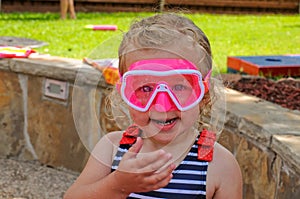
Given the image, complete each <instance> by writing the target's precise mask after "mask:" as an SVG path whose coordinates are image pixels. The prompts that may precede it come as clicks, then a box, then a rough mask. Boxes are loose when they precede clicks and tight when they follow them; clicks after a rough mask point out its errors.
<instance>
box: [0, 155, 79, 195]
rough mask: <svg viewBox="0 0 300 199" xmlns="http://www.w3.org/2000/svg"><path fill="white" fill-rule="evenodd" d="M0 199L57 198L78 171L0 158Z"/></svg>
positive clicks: (72, 180)
mask: <svg viewBox="0 0 300 199" xmlns="http://www.w3.org/2000/svg"><path fill="white" fill-rule="evenodd" d="M0 173H1V176H0V199H59V198H62V197H63V194H64V192H65V191H66V190H67V189H68V187H69V186H70V185H71V184H72V183H73V182H74V180H75V179H76V178H77V176H78V173H75V172H72V171H69V170H66V169H59V168H58V169H54V168H49V167H47V166H43V165H41V164H39V163H38V162H35V161H24V162H23V161H17V160H14V159H7V158H0Z"/></svg>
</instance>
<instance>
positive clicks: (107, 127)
mask: <svg viewBox="0 0 300 199" xmlns="http://www.w3.org/2000/svg"><path fill="white" fill-rule="evenodd" d="M47 79H51V80H56V81H61V82H64V83H67V88H68V95H67V97H66V99H57V98H55V97H49V96H47V95H45V89H46V88H45V82H46V80H47ZM110 89H111V86H109V85H107V84H106V83H105V81H104V80H103V78H102V76H101V74H100V73H99V72H97V71H96V70H94V69H92V68H91V67H89V66H86V65H83V64H82V63H81V61H80V60H73V59H63V58H57V57H42V56H40V57H39V56H38V57H35V58H30V59H2V60H0V134H1V139H0V155H1V156H6V157H16V158H19V159H25V160H28V159H37V160H39V161H40V162H41V163H43V164H46V165H50V166H53V167H65V168H68V169H72V170H75V171H80V170H81V169H82V168H83V166H84V164H85V162H86V160H87V158H88V156H89V151H90V150H91V148H92V146H93V145H94V144H95V143H96V142H97V140H98V138H99V137H100V136H101V135H102V134H103V133H107V132H109V131H111V130H115V129H118V127H117V126H116V125H115V123H114V122H113V121H112V120H110V118H109V112H108V113H107V112H106V106H105V105H104V104H105V103H104V102H105V99H106V97H107V95H108V92H109V90H110ZM226 96H227V116H226V123H225V126H224V131H223V132H222V134H221V136H220V138H219V142H220V143H221V144H223V145H224V146H225V147H226V148H228V149H229V150H230V151H231V152H232V153H233V154H234V155H235V157H236V158H237V160H238V162H239V164H240V167H241V169H242V174H243V181H244V198H245V199H248V198H249V199H269V198H270V199H292V198H300V178H299V176H300V164H299V163H300V125H299V122H300V113H299V112H298V111H291V110H288V109H284V108H281V107H279V106H277V105H274V104H272V103H269V102H266V101H263V100H261V99H258V98H255V97H250V96H246V95H244V94H242V93H239V92H237V91H234V90H229V89H228V90H227V91H226ZM74 98H76V100H74ZM90 98H92V99H93V100H89V99H90ZM87 118H88V119H87ZM98 124H101V125H98ZM86 135H89V136H86ZM82 141H83V142H82Z"/></svg>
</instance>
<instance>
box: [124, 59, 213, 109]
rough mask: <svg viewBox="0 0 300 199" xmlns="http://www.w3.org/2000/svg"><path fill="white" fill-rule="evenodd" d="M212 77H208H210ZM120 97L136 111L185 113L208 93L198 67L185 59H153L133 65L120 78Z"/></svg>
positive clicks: (206, 85)
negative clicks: (154, 110) (152, 109)
mask: <svg viewBox="0 0 300 199" xmlns="http://www.w3.org/2000/svg"><path fill="white" fill-rule="evenodd" d="M209 75H210V73H209V74H208V76H209ZM119 89H120V93H121V96H122V98H123V100H124V101H125V102H126V103H127V104H128V105H129V106H130V107H132V108H134V109H135V110H138V111H141V112H146V111H147V110H149V108H151V107H154V108H155V109H156V110H157V111H160V112H166V111H170V110H174V109H175V110H180V111H186V110H188V109H190V108H192V107H194V106H196V105H197V104H198V103H199V102H200V101H201V100H202V98H203V96H204V94H205V92H206V91H207V90H208V84H207V83H206V81H203V79H202V75H201V73H200V72H199V71H198V70H197V68H196V66H195V65H194V64H193V63H191V62H190V61H188V60H184V59H150V60H141V61H138V62H135V63H133V64H132V65H131V66H130V67H129V70H128V71H127V72H126V73H124V75H123V76H122V77H121V87H120V88H119Z"/></svg>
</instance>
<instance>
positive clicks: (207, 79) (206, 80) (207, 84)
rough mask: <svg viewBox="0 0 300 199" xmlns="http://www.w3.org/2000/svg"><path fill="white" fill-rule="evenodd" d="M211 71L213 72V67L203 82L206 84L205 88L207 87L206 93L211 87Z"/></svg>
mask: <svg viewBox="0 0 300 199" xmlns="http://www.w3.org/2000/svg"><path fill="white" fill-rule="evenodd" d="M211 72H212V69H210V70H209V71H208V73H207V74H206V76H205V77H204V79H203V84H204V88H205V91H204V93H207V92H208V91H209V88H210V82H209V80H210V77H211Z"/></svg>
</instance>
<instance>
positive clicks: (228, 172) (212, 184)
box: [207, 142, 242, 198]
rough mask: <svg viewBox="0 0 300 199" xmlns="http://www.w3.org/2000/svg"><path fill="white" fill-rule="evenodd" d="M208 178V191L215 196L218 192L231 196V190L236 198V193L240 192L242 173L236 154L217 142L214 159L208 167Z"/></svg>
mask: <svg viewBox="0 0 300 199" xmlns="http://www.w3.org/2000/svg"><path fill="white" fill-rule="evenodd" d="M207 178H208V179H207V183H208V187H209V189H208V192H209V193H212V194H213V195H215V196H216V194H217V195H220V194H222V196H223V197H224V196H230V195H228V194H230V192H231V194H233V195H231V196H232V198H236V197H235V196H234V193H236V194H237V195H238V194H240V191H241V186H242V174H241V170H240V167H239V164H238V162H237V160H236V159H235V157H234V155H233V154H232V153H231V152H230V151H229V150H228V149H226V148H225V147H223V146H222V145H221V144H219V143H217V142H216V144H215V146H214V156H213V160H212V161H211V162H210V164H209V167H208V171H207ZM209 193H208V194H209ZM216 198H218V197H216ZM225 198H226V197H225ZM237 198H239V197H237Z"/></svg>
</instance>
